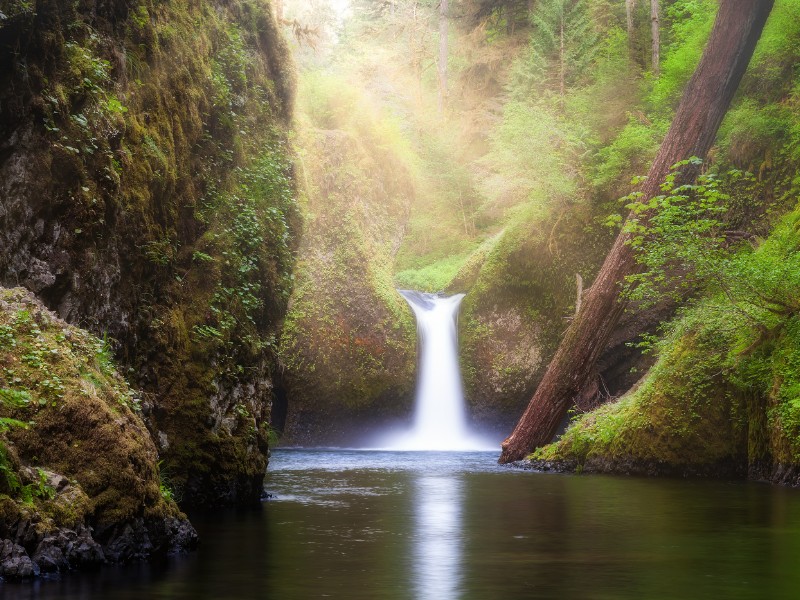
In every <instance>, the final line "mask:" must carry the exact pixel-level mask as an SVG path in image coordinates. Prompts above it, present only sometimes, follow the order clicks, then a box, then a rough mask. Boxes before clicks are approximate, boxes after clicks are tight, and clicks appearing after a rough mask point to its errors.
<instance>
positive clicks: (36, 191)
mask: <svg viewBox="0 0 800 600" xmlns="http://www.w3.org/2000/svg"><path fill="white" fill-rule="evenodd" d="M68 4H69V3H68ZM14 18H15V19H16V17H14ZM13 25H14V27H12V28H11V29H8V28H5V27H4V30H3V36H0V37H2V39H0V53H2V55H3V56H4V57H6V58H9V64H10V65H11V64H12V63H13V67H12V68H10V69H9V70H4V71H3V73H2V74H0V77H2V84H3V85H2V89H4V90H7V91H5V92H3V93H2V94H0V95H2V98H0V106H1V107H2V109H0V129H1V130H2V131H3V132H4V133H6V132H9V131H13V130H17V129H18V128H21V127H22V126H23V124H25V126H28V127H30V129H31V132H32V134H31V135H30V136H29V137H28V138H26V139H27V140H28V141H27V142H26V143H24V144H20V145H18V146H17V147H15V152H16V153H17V154H18V158H19V162H20V163H21V164H30V165H32V166H31V169H30V170H28V171H25V172H23V173H20V172H14V173H5V172H4V175H3V176H4V177H6V176H8V177H9V180H15V181H18V183H19V186H18V189H23V190H25V191H24V193H23V195H22V196H20V198H17V199H15V202H16V203H17V204H15V205H19V206H29V207H30V210H28V212H25V213H20V214H19V215H16V214H15V215H14V218H16V219H18V221H15V222H14V224H12V225H11V226H10V227H14V226H19V227H20V228H21V229H24V230H27V231H31V232H33V233H32V234H31V235H27V236H24V237H22V238H19V239H15V240H14V244H15V245H14V247H12V248H10V251H9V254H8V255H6V254H5V253H4V256H3V257H1V258H0V273H2V276H3V278H5V279H10V280H18V281H21V282H24V283H25V284H26V285H27V286H29V287H31V288H32V289H35V290H36V291H37V292H39V293H40V295H41V297H42V298H43V299H44V300H45V301H46V302H47V304H48V305H49V306H51V307H62V308H63V309H64V311H65V312H64V313H63V314H64V315H65V316H68V317H69V318H70V319H73V320H80V321H81V322H82V323H86V324H87V325H88V326H89V327H90V328H91V329H92V330H93V331H94V332H95V333H97V334H102V333H103V332H107V333H108V336H109V338H110V339H111V340H113V342H112V343H113V346H114V350H115V352H116V355H117V357H118V358H119V359H120V360H121V361H122V362H123V363H124V364H125V365H126V367H128V368H129V369H130V370H129V371H128V372H129V373H130V374H131V375H132V376H133V377H134V378H135V379H136V380H137V383H138V384H139V385H141V387H143V388H144V389H145V390H146V391H147V392H148V394H149V395H150V396H149V397H151V398H154V401H153V402H152V404H153V406H152V409H153V410H152V411H151V412H150V413H149V415H148V423H149V425H150V426H151V428H152V430H153V433H154V434H157V433H161V434H164V435H165V436H166V439H167V440H168V442H167V443H168V447H167V446H165V447H164V448H163V450H164V455H165V456H164V460H165V465H167V467H168V468H169V469H170V470H171V471H172V473H173V475H174V478H175V480H176V481H178V482H179V483H180V485H182V486H183V487H184V490H183V491H184V500H185V501H186V502H197V503H214V502H217V501H218V500H219V498H217V497H215V496H214V495H215V494H221V495H222V496H224V501H232V500H235V499H236V498H238V497H239V493H241V498H242V499H243V500H246V501H250V500H253V499H254V498H257V497H258V494H259V493H260V490H258V488H259V486H260V481H261V478H262V477H263V470H264V467H265V465H266V453H267V452H266V438H264V439H261V436H257V437H258V439H257V440H256V443H253V440H252V436H251V435H250V434H249V433H248V431H249V429H250V428H251V425H250V424H248V423H242V424H241V426H236V427H232V426H231V427H229V426H227V425H226V426H224V427H220V423H223V422H224V423H229V422H231V420H233V421H235V420H236V419H235V415H233V413H232V411H233V406H234V405H235V404H236V402H234V401H233V400H232V399H231V398H230V397H229V396H230V394H233V393H239V394H241V393H245V395H248V394H249V395H248V396H247V403H248V406H249V409H248V410H249V412H250V414H251V416H252V419H253V420H254V421H255V422H254V423H253V424H252V427H254V428H255V429H256V430H257V431H260V430H261V428H260V427H259V425H260V424H262V423H264V422H266V421H267V420H268V413H269V399H270V394H271V392H270V389H269V388H270V376H271V372H272V371H274V370H275V367H276V360H277V359H276V356H275V339H276V337H277V331H278V329H279V326H280V322H281V319H282V318H283V315H284V313H285V311H286V305H287V301H288V296H289V293H290V290H291V287H292V277H291V270H292V265H293V252H294V250H295V248H296V241H295V240H296V234H297V232H298V231H299V217H298V213H297V209H296V206H295V193H294V175H293V172H294V167H293V164H292V151H291V148H290V147H289V145H288V134H287V131H288V129H289V127H290V121H291V116H292V106H293V101H294V74H293V71H292V67H291V61H290V58H289V55H288V49H287V47H286V45H285V43H284V42H283V40H282V38H281V36H280V34H279V31H278V28H277V24H276V23H275V22H274V19H273V17H272V10H271V6H270V4H269V3H268V2H266V1H265V0H242V1H241V2H236V3H225V4H223V5H220V6H212V5H210V4H207V3H185V2H178V1H168V2H152V1H149V0H146V1H143V2H140V3H138V5H137V6H134V7H132V6H131V5H130V4H129V3H127V2H124V1H123V0H114V1H112V2H107V3H104V4H103V6H102V7H88V5H87V6H86V7H84V6H83V5H82V4H77V5H74V4H69V5H68V6H67V5H64V3H54V2H50V1H45V0H39V1H38V2H36V3H35V11H34V12H33V13H32V15H31V16H29V17H25V19H23V18H22V16H20V17H19V19H18V20H15V21H14V23H13ZM18 48H24V49H25V50H24V52H25V53H26V54H25V56H24V57H23V58H24V60H23V59H22V58H21V59H20V60H16V59H15V60H11V58H10V57H11V56H12V54H13V53H15V52H18V50H17V49H18ZM26 65H27V66H26ZM26 69H27V70H26ZM22 82H25V83H24V84H23V83H22ZM23 88H24V89H25V90H26V91H25V92H24V94H22V95H17V97H15V98H14V99H13V100H12V101H9V102H6V100H8V99H9V98H10V97H11V96H10V94H16V92H11V91H10V90H18V89H23ZM6 164H10V163H6ZM42 174H44V176H42ZM39 199H45V200H44V201H41V200H39ZM31 219H33V220H31ZM37 219H38V220H39V221H40V222H43V223H44V227H43V229H42V230H41V233H36V232H37V231H40V230H37V229H35V228H34V221H35V220H37ZM54 231H56V232H58V233H57V234H56V233H53V232H54ZM37 236H38V237H37ZM39 248H44V249H45V250H42V251H40V250H38V249H39ZM37 253H38V254H37ZM14 256H17V257H20V259H19V260H18V261H17V262H15V261H13V260H11V257H14ZM54 256H55V257H59V258H58V259H54V258H53V257H54ZM198 257H206V258H204V259H200V260H198ZM36 261H39V263H40V264H42V265H46V268H47V269H48V270H49V271H50V272H52V273H53V276H52V277H49V276H47V277H45V278H43V279H42V280H41V282H40V281H34V280H33V279H32V276H31V275H30V273H29V272H28V271H27V270H26V269H27V267H26V263H27V264H33V263H36ZM39 263H37V264H39ZM64 307H68V308H64ZM204 334H206V335H204ZM187 371H188V373H189V374H190V376H189V377H187V374H186V372H187ZM237 390H238V391H237ZM242 390H250V391H249V392H242ZM149 404H150V403H148V405H149ZM161 437H162V438H163V436H161ZM195 437H196V438H198V439H195ZM194 448H197V449H198V450H197V454H196V455H195V456H192V452H193V449H194ZM203 477H209V478H213V479H214V484H213V485H208V486H205V483H204V480H203ZM225 481H227V482H228V488H229V489H225V488H226V486H225V485H224V483H223V482H225ZM244 481H247V482H249V483H247V484H244V483H241V482H244ZM206 488H208V489H209V490H211V489H213V491H210V492H206V491H205V490H206ZM232 490H233V491H232ZM236 490H239V492H237V491H236Z"/></svg>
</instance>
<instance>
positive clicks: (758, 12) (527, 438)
mask: <svg viewBox="0 0 800 600" xmlns="http://www.w3.org/2000/svg"><path fill="white" fill-rule="evenodd" d="M772 5H773V0H721V2H720V7H719V12H718V13H717V19H716V22H715V23H714V28H713V30H712V31H711V37H710V38H709V40H708V44H707V45H706V49H705V51H704V52H703V57H702V58H701V60H700V64H699V65H698V66H697V69H696V70H695V72H694V75H693V76H692V78H691V80H690V81H689V83H688V85H687V86H686V90H685V91H684V94H683V98H682V99H681V102H680V105H679V106H678V110H677V112H676V114H675V118H674V120H673V122H672V126H671V127H670V130H669V132H668V133H667V136H666V138H664V141H663V143H662V144H661V148H660V149H659V151H658V154H657V155H656V158H655V160H654V162H653V165H652V167H651V168H650V172H649V174H648V176H647V180H646V182H645V183H644V185H643V187H642V192H643V196H642V198H643V200H644V201H647V200H648V199H650V198H652V197H654V196H656V195H657V194H658V193H659V191H660V184H661V182H662V181H663V180H664V177H665V176H666V175H667V174H668V173H669V170H670V167H671V166H672V165H674V164H675V163H677V162H679V161H681V160H684V159H687V158H690V157H692V156H697V157H700V158H703V157H705V155H706V153H707V152H708V150H709V148H710V147H711V144H712V143H713V141H714V138H715V137H716V134H717V130H718V129H719V126H720V123H721V122H722V119H723V117H724V116H725V113H726V112H727V110H728V107H729V106H730V103H731V101H732V99H733V96H734V94H735V92H736V89H737V87H738V86H739V82H740V81H741V79H742V76H743V75H744V72H745V70H746V69H747V65H748V64H749V62H750V59H751V57H752V55H753V51H754V50H755V47H756V43H757V42H758V39H759V37H760V36H761V32H762V30H763V28H764V24H765V23H766V20H767V17H768V16H769V13H770V11H771V10H772ZM696 174H697V173H696V169H695V172H694V173H692V172H684V173H683V177H684V178H685V179H684V180H685V181H688V180H689V179H691V178H693V177H694V176H696ZM639 218H642V215H639ZM644 218H647V215H644ZM629 239H630V236H629V234H626V233H621V234H620V235H619V236H618V237H617V240H616V242H615V243H614V246H613V247H612V249H611V251H610V252H609V254H608V256H607V257H606V260H605V262H604V263H603V266H602V268H601V269H600V272H599V273H598V275H597V279H596V280H595V282H594V284H593V285H592V287H591V288H590V289H589V290H588V291H587V292H586V293H585V295H584V298H583V302H582V303H581V308H580V310H579V311H578V313H577V314H576V316H575V319H574V320H573V321H572V323H571V325H570V327H569V328H568V329H567V332H566V334H565V336H564V339H563V340H562V342H561V345H560V346H559V348H558V351H557V352H556V354H555V356H554V357H553V360H552V361H551V362H550V365H549V366H548V368H547V372H546V373H545V375H544V378H543V379H542V382H541V383H540V384H539V387H538V388H537V390H536V393H535V394H534V396H533V398H532V399H531V401H530V404H529V405H528V408H527V409H526V410H525V413H524V414H523V415H522V418H521V419H520V420H519V423H517V426H516V427H515V428H514V431H513V432H512V434H511V435H510V436H509V437H508V438H506V440H505V441H504V442H503V444H502V449H503V451H502V454H501V455H500V462H501V463H507V462H511V461H514V460H519V459H521V458H524V457H525V456H526V455H527V454H528V453H530V452H531V451H532V450H533V449H534V448H537V447H538V446H542V445H544V444H546V443H548V442H550V441H551V440H552V439H553V436H554V435H555V433H556V430H557V429H558V426H559V424H560V423H561V421H562V420H563V418H564V416H565V414H566V412H567V409H568V408H569V405H570V402H571V401H572V400H573V399H574V398H575V396H577V395H578V394H579V393H580V391H581V390H582V389H583V388H584V386H585V385H586V384H587V382H588V381H589V378H590V377H591V374H592V372H593V367H594V365H595V363H596V362H597V359H598V358H599V356H600V354H601V353H602V352H603V349H604V348H605V346H606V343H607V342H608V339H609V337H610V335H611V333H612V331H613V330H614V327H615V326H616V324H617V321H618V320H619V317H620V315H621V314H622V312H623V311H624V309H625V303H624V301H623V300H622V299H621V298H620V297H619V296H620V284H621V283H622V282H623V280H624V279H625V277H626V276H627V275H630V274H632V273H635V272H636V270H637V268H638V265H637V262H636V258H635V256H634V254H633V251H632V250H631V247H630V245H629V244H628V240H629Z"/></svg>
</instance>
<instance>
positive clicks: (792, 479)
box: [528, 210, 800, 485]
mask: <svg viewBox="0 0 800 600" xmlns="http://www.w3.org/2000/svg"><path fill="white" fill-rule="evenodd" d="M798 266H800V211H797V210H796V211H795V212H794V213H792V214H790V215H789V216H788V217H786V218H785V219H784V220H783V222H781V223H780V224H779V225H778V226H777V227H776V229H775V230H774V231H773V233H772V234H771V236H770V237H769V239H767V240H766V242H764V244H763V245H762V246H761V247H759V248H758V250H757V251H755V252H752V253H745V254H742V255H739V256H737V257H736V258H734V259H733V260H732V261H731V265H730V267H729V271H730V272H731V274H730V275H726V276H725V277H726V278H727V279H726V281H725V283H726V286H728V287H729V293H728V294H726V295H722V296H720V297H714V298H708V299H706V300H704V301H702V302H700V303H698V304H697V305H696V306H695V307H693V308H691V309H689V310H688V311H686V312H684V314H683V316H682V317H681V318H680V319H679V320H677V321H676V322H675V323H674V324H673V325H672V326H671V327H670V332H669V334H668V335H667V337H666V338H665V339H664V340H663V341H662V342H660V345H659V346H658V349H659V355H658V360H657V362H656V364H655V366H654V367H653V368H652V369H651V370H650V371H649V372H648V374H647V375H646V377H645V378H643V380H642V381H641V383H640V384H639V385H638V386H636V387H635V388H634V389H633V390H631V391H630V392H629V393H628V394H626V395H625V396H624V397H623V398H621V399H620V400H619V401H617V402H614V403H612V404H608V405H606V406H603V407H601V408H599V409H597V410H595V411H594V412H591V413H589V414H586V415H584V416H583V417H581V418H580V419H578V420H577V421H576V422H575V423H573V424H572V425H571V426H570V428H569V429H568V430H567V431H566V432H565V433H564V435H563V436H562V437H561V438H560V440H559V441H557V442H556V443H554V444H552V445H550V446H546V447H544V448H541V449H539V450H537V451H536V452H535V453H534V454H533V455H532V456H531V457H530V458H531V460H530V461H529V462H528V464H529V465H531V466H533V467H535V468H547V469H550V468H555V469H559V470H580V471H586V472H613V473H633V474H647V475H657V474H666V475H679V476H687V475H708V476H723V477H724V476H732V475H736V476H745V475H749V476H750V477H751V478H754V479H766V480H770V481H774V482H778V483H786V484H791V485H800V383H798V381H799V379H798V373H800V319H799V318H798V312H800V303H798V300H797V299H798V298H800V270H798Z"/></svg>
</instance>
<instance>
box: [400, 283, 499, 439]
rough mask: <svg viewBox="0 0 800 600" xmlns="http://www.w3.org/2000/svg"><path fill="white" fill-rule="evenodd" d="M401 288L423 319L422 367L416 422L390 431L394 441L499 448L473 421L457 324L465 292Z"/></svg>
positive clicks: (419, 319)
mask: <svg viewBox="0 0 800 600" xmlns="http://www.w3.org/2000/svg"><path fill="white" fill-rule="evenodd" d="M399 291H400V293H401V294H402V295H403V297H404V298H405V299H406V300H407V301H408V303H409V305H410V306H411V309H412V310H413V311H414V315H415V317H416V319H417V336H418V339H419V343H418V348H419V361H418V369H419V372H418V374H417V392H416V400H415V403H414V404H415V406H414V422H413V426H412V428H411V429H410V430H409V431H406V432H403V433H402V434H395V435H392V436H390V437H391V439H390V440H387V441H388V442H389V444H388V445H389V446H390V447H391V448H393V449H397V450H489V449H491V450H495V449H496V445H495V444H491V443H489V442H487V441H485V440H482V439H480V438H479V437H478V436H476V435H475V434H474V433H473V432H471V431H470V429H469V427H468V426H467V419H466V410H465V407H464V392H463V389H462V386H461V371H460V369H459V366H458V334H457V329H456V325H457V319H458V309H459V307H460V305H461V300H462V298H464V294H457V295H455V296H450V297H441V296H438V295H434V294H425V293H422V292H415V291H409V290H399Z"/></svg>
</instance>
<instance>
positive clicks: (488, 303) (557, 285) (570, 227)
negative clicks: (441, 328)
mask: <svg viewBox="0 0 800 600" xmlns="http://www.w3.org/2000/svg"><path fill="white" fill-rule="evenodd" d="M593 222H596V219H595V217H594V215H592V213H591V210H590V209H589V207H588V206H581V205H575V206H572V207H570V208H568V209H565V210H564V211H563V212H562V213H561V214H560V215H558V214H553V215H548V214H539V213H538V212H537V209H535V208H531V209H526V211H525V212H524V213H522V214H520V215H519V216H518V217H517V218H515V219H514V220H512V222H511V223H510V224H509V226H508V227H507V228H506V229H505V230H504V231H503V232H502V233H501V234H499V235H498V237H497V239H496V240H494V241H493V242H492V243H491V244H490V245H488V246H487V248H486V249H485V250H484V251H483V255H482V256H480V255H476V257H475V259H474V264H471V263H469V262H468V263H467V264H466V265H465V266H464V268H462V270H461V272H460V273H459V275H458V276H457V277H456V279H455V280H454V281H453V282H452V283H451V284H450V286H449V288H450V290H452V291H466V292H467V296H466V298H465V299H464V303H463V308H462V310H461V319H460V322H459V329H460V335H461V366H462V372H463V374H464V380H465V392H466V397H467V399H468V402H469V404H470V406H471V411H472V413H473V416H474V419H475V421H476V422H477V423H480V424H487V425H490V426H496V427H502V428H504V429H507V431H506V433H508V431H510V428H511V427H512V426H513V425H514V422H515V421H516V419H518V418H519V415H520V414H522V411H523V410H524V409H525V406H526V405H527V403H528V401H529V400H530V398H531V396H532V394H533V391H534V390H535V388H536V385H537V384H538V382H539V380H540V379H541V377H542V375H543V374H544V369H545V368H546V367H547V364H548V363H549V361H550V359H551V358H552V355H553V353H554V352H555V350H556V348H557V347H558V343H559V341H560V339H561V334H562V333H563V331H564V330H565V329H566V327H567V325H568V323H569V321H568V319H569V318H570V317H571V315H573V314H574V312H575V302H576V299H577V292H578V286H577V283H576V274H579V275H581V277H582V278H583V280H585V281H587V282H589V281H591V280H592V278H593V277H594V274H595V273H596V270H597V268H598V266H599V260H598V257H602V255H603V252H604V248H605V246H606V245H607V244H608V243H609V240H610V236H609V233H608V232H607V231H606V230H604V229H603V228H601V227H598V226H596V225H595V226H592V225H591V224H592V223H593Z"/></svg>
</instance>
